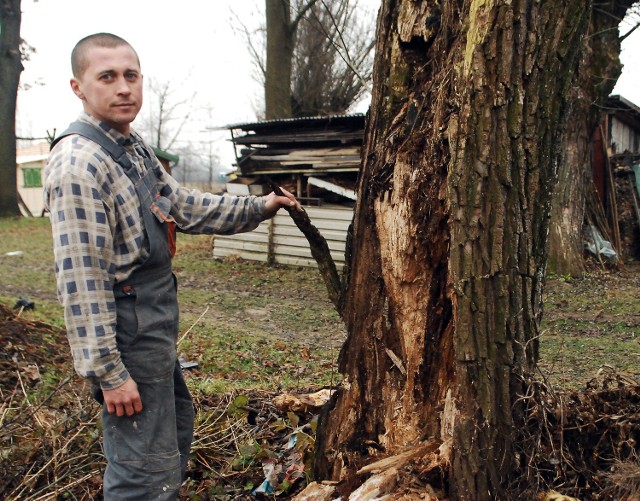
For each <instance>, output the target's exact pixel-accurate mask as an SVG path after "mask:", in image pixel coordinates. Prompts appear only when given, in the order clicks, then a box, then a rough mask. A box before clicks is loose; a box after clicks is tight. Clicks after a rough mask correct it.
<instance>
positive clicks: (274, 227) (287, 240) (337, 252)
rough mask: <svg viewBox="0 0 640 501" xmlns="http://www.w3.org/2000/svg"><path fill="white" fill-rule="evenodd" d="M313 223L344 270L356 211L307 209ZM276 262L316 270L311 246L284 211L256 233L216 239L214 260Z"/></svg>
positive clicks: (265, 223)
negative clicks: (227, 258)
mask: <svg viewBox="0 0 640 501" xmlns="http://www.w3.org/2000/svg"><path fill="white" fill-rule="evenodd" d="M305 210H306V212H307V214H308V215H309V219H310V220H311V223H312V224H313V225H314V226H315V227H316V228H318V230H319V231H320V233H321V234H322V236H324V238H325V239H326V240H327V244H328V246H329V250H330V252H331V257H332V258H333V260H334V262H335V263H336V267H337V268H338V269H342V268H343V267H344V250H345V245H346V241H347V230H348V228H349V225H350V224H351V220H352V218H353V210H352V209H350V208H337V207H330V208H328V207H305ZM270 254H271V257H272V261H273V262H274V263H278V264H286V265H295V266H307V267H316V262H315V260H314V259H313V257H312V256H311V250H310V249H309V243H308V242H307V239H306V238H305V237H304V235H303V234H302V232H301V231H300V230H299V229H298V228H297V227H296V225H295V223H294V222H293V220H292V219H291V217H289V214H288V213H287V212H286V211H285V210H284V209H280V211H279V212H278V214H276V216H275V217H273V218H272V219H269V220H268V221H264V222H263V223H261V224H260V226H258V227H257V228H256V229H255V230H253V231H251V232H248V233H239V234H237V235H230V236H221V235H216V236H215V238H214V240H213V257H214V258H223V257H227V256H237V257H240V258H242V259H248V260H251V261H265V262H266V261H269V256H270Z"/></svg>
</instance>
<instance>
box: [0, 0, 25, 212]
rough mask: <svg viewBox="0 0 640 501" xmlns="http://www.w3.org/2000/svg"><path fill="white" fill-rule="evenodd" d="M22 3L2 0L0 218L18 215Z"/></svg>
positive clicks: (0, 44) (0, 11) (0, 13)
mask: <svg viewBox="0 0 640 501" xmlns="http://www.w3.org/2000/svg"><path fill="white" fill-rule="evenodd" d="M21 19H22V14H21V12H20V0H0V124H2V127H0V177H1V178H2V183H0V216H15V215H19V214H20V211H19V209H18V190H17V186H16V101H17V97H18V85H19V83H20V73H22V70H23V66H22V61H21V53H20V43H21V39H20V24H21Z"/></svg>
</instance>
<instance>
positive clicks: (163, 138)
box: [136, 78, 196, 149]
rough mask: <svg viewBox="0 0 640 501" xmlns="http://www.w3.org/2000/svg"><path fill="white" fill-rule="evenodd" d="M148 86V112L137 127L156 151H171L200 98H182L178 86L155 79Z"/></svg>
mask: <svg viewBox="0 0 640 501" xmlns="http://www.w3.org/2000/svg"><path fill="white" fill-rule="evenodd" d="M146 86H147V88H146V91H145V111H144V113H143V114H142V116H141V117H140V119H139V121H138V122H137V124H136V126H137V127H138V128H139V129H140V130H142V131H144V133H145V135H147V138H148V140H149V141H150V142H151V144H153V145H154V146H155V147H156V148H160V149H170V148H171V147H172V146H173V145H174V143H175V142H176V140H178V138H179V137H180V134H181V133H182V130H183V128H184V127H185V126H186V125H187V124H188V123H189V121H190V119H191V117H192V114H193V111H194V106H193V103H194V99H195V97H196V95H195V94H192V95H190V96H189V97H184V96H180V95H178V89H179V86H177V85H175V83H172V82H169V81H160V80H157V79H153V78H151V79H150V80H149V81H148V82H146Z"/></svg>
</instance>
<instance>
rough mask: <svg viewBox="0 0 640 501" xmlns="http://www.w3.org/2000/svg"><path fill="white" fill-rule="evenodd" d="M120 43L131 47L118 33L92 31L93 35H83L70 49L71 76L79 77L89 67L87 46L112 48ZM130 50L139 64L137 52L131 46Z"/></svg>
mask: <svg viewBox="0 0 640 501" xmlns="http://www.w3.org/2000/svg"><path fill="white" fill-rule="evenodd" d="M122 45H127V46H129V47H131V44H130V43H129V42H127V41H126V40H125V39H124V38H120V37H119V36H118V35H113V34H111V33H94V34H93V35H89V36H86V37H84V38H83V39H82V40H80V41H79V42H78V43H77V44H76V46H75V47H74V48H73V50H72V51H71V72H72V73H73V76H74V77H75V78H80V77H81V76H82V74H83V73H84V72H85V71H86V69H87V68H88V67H89V61H88V60H87V57H86V55H87V51H88V49H89V48H91V47H107V48H110V49H113V48H115V47H120V46H122ZM131 50H132V51H133V53H134V54H135V55H136V58H137V59H138V64H140V58H139V57H138V53H137V52H136V51H135V49H134V48H133V47H131Z"/></svg>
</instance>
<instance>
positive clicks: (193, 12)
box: [18, 0, 640, 169]
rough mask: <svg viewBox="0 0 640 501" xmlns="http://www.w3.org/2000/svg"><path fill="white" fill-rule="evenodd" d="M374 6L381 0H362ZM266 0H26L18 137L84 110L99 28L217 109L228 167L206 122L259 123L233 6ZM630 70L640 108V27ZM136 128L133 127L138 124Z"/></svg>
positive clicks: (629, 84)
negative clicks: (83, 68)
mask: <svg viewBox="0 0 640 501" xmlns="http://www.w3.org/2000/svg"><path fill="white" fill-rule="evenodd" d="M363 3H364V4H366V5H371V6H374V8H377V5H379V3H380V1H379V0H365V1H364V2H363ZM263 5H264V0H180V1H173V0H109V1H104V0H39V1H37V2H35V1H34V0H22V11H23V14H22V29H21V33H22V37H23V38H24V39H25V40H26V41H27V42H28V43H29V44H30V45H32V46H33V47H35V48H36V51H37V53H36V54H34V55H33V56H32V57H31V60H30V61H27V62H25V70H24V72H23V73H22V80H21V81H22V82H23V83H27V84H33V83H35V82H42V83H43V84H44V85H34V86H32V87H31V88H30V90H27V91H22V90H21V91H20V92H19V94H18V135H20V136H33V137H44V136H46V133H47V131H53V130H54V129H56V130H57V131H58V132H61V131H62V130H64V129H65V128H66V126H67V125H68V124H69V123H70V122H72V121H73V120H74V119H75V118H76V116H77V115H78V113H79V112H80V110H81V105H80V102H79V101H78V99H77V98H76V97H75V95H73V93H72V92H71V89H70V87H69V78H70V76H71V70H70V63H69V57H70V54H71V50H72V48H73V46H74V45H75V43H76V42H77V41H78V40H79V39H81V38H82V37H84V36H86V35H89V34H91V33H96V32H99V31H107V32H111V33H115V34H117V35H119V36H121V37H123V38H125V39H126V40H127V41H128V42H130V43H131V44H132V45H133V47H134V48H135V49H136V51H137V52H138V54H139V56H140V60H141V63H142V71H143V74H144V75H145V78H147V79H149V78H153V79H157V80H160V81H171V82H174V83H175V84H177V86H178V87H179V88H181V89H183V91H184V92H185V95H192V94H194V93H195V94H196V103H198V105H199V106H201V107H211V108H212V112H213V119H212V120H211V122H210V123H208V124H204V123H197V124H194V129H193V131H192V132H191V133H190V134H191V135H192V136H193V135H198V134H199V135H200V136H201V137H202V140H203V141H205V140H207V139H208V138H212V139H213V140H214V141H215V143H214V144H215V146H214V149H215V150H217V152H218V155H219V156H220V158H221V160H222V163H223V167H225V166H226V165H228V167H229V169H230V164H231V162H232V160H233V148H232V146H231V143H230V142H229V141H228V139H229V135H228V133H227V132H220V133H217V134H213V135H209V134H207V133H203V132H201V131H202V130H203V129H204V127H206V126H209V127H216V126H224V125H227V124H232V123H237V122H245V121H253V120H255V119H256V109H258V108H259V103H260V102H261V101H262V89H261V88H260V86H259V84H258V83H257V82H256V81H255V80H254V79H253V77H252V75H253V73H254V69H253V66H252V63H251V60H250V57H249V54H248V50H247V47H246V41H245V40H244V38H243V35H241V34H240V33H239V32H234V30H233V29H232V24H237V22H236V21H235V17H234V13H235V15H237V16H238V17H239V18H241V19H242V20H243V22H244V23H245V25H246V26H250V27H257V26H258V25H259V24H260V23H261V20H262V10H263ZM621 58H622V62H623V64H624V70H623V74H622V76H621V78H620V80H619V81H618V84H617V86H616V88H615V89H614V92H613V93H614V94H620V95H622V96H623V97H625V98H627V99H628V100H630V101H632V102H634V103H635V104H637V105H640V30H637V31H636V32H635V33H634V34H633V35H632V36H630V37H629V38H628V39H627V40H626V41H625V42H624V44H623V51H622V55H621ZM134 126H135V124H134Z"/></svg>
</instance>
